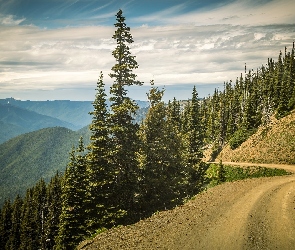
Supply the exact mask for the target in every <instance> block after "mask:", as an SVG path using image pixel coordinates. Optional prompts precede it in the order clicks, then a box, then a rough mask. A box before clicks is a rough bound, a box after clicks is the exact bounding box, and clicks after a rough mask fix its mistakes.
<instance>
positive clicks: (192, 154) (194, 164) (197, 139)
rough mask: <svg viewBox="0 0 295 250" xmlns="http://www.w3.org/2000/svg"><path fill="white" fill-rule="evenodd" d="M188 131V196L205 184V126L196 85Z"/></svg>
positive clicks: (186, 139) (185, 135)
mask: <svg viewBox="0 0 295 250" xmlns="http://www.w3.org/2000/svg"><path fill="white" fill-rule="evenodd" d="M187 115H188V124H187V132H186V133H185V134H184V145H185V150H184V165H185V166H186V169H187V171H188V172H189V173H190V178H189V179H190V180H189V183H190V186H188V189H187V192H188V194H187V195H188V196H191V195H193V194H196V193H197V192H198V191H200V189H201V186H202V184H203V177H204V171H205V165H204V164H202V158H203V149H202V147H203V145H204V128H203V125H202V117H201V113H200V104H199V99H198V92H197V90H196V87H195V86H194V88H193V93H192V99H191V103H190V110H189V112H188V114H187Z"/></svg>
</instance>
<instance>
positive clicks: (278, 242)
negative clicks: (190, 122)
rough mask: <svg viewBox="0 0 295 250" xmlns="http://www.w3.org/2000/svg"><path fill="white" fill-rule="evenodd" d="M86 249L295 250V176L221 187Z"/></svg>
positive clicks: (101, 237)
mask: <svg viewBox="0 0 295 250" xmlns="http://www.w3.org/2000/svg"><path fill="white" fill-rule="evenodd" d="M252 165H253V164H252ZM80 249H169V250H174V249H181V250H193V249H295V175H289V176H279V177H271V178H257V179H247V180H243V181H236V182H233V183H224V184H221V185H218V186H216V187H214V188H211V189H209V190H208V191H206V192H203V193H201V194H199V195H197V196H196V198H195V199H193V200H191V201H189V202H187V203H186V204H185V205H183V206H181V207H177V208H176V209H174V210H171V211H164V212H160V213H158V214H155V215H153V216H152V217H150V218H148V219H146V220H142V221H140V222H138V223H136V224H134V225H131V226H127V227H119V228H115V229H112V230H109V231H107V232H106V233H102V234H100V235H98V236H97V237H96V238H95V239H94V240H92V241H88V242H84V243H83V244H81V245H80Z"/></svg>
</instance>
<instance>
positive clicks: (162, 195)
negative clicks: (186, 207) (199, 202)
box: [138, 81, 182, 216]
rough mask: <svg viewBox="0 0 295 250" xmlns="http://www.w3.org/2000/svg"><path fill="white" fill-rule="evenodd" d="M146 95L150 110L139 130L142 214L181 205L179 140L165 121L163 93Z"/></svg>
mask: <svg viewBox="0 0 295 250" xmlns="http://www.w3.org/2000/svg"><path fill="white" fill-rule="evenodd" d="M151 83H152V88H151V90H150V92H149V94H148V99H149V101H150V109H149V111H148V113H147V116H146V119H145V120H144V122H143V124H142V125H141V127H140V130H139V135H140V139H141V144H140V145H141V148H140V151H139V154H138V161H139V166H140V169H141V178H140V180H141V181H140V200H141V202H140V204H141V211H142V214H143V215H145V216H148V215H151V214H152V213H153V212H155V211H156V210H164V209H165V208H170V207H172V206H173V205H175V204H179V203H180V202H181V201H180V200H181V194H180V193H179V192H180V189H181V188H180V186H181V184H182V179H181V178H182V174H181V173H182V171H181V169H180V168H181V154H180V152H181V140H180V137H179V136H178V135H177V131H175V127H174V126H173V125H172V124H171V123H170V122H168V121H167V110H166V107H165V104H164V102H163V101H162V96H163V94H164V90H159V89H158V88H156V87H154V86H153V81H152V82H151Z"/></svg>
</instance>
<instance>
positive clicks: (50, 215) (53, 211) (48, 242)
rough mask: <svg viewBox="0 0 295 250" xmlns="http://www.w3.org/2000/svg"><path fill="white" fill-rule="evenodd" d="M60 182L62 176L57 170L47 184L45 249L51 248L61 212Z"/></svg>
mask: <svg viewBox="0 0 295 250" xmlns="http://www.w3.org/2000/svg"><path fill="white" fill-rule="evenodd" d="M61 182H62V176H60V174H59V173H58V172H57V173H56V175H55V176H54V177H52V178H51V180H50V182H49V184H48V186H47V195H46V196H47V200H46V208H47V216H46V220H45V223H44V232H45V249H53V246H54V245H55V244H56V243H55V240H56V237H57V235H58V227H59V217H60V214H61V207H62V200H61V194H62V190H61Z"/></svg>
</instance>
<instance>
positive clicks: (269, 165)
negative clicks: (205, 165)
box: [212, 162, 295, 173]
mask: <svg viewBox="0 0 295 250" xmlns="http://www.w3.org/2000/svg"><path fill="white" fill-rule="evenodd" d="M212 163H219V162H212ZM222 164H224V165H234V166H245V167H246V166H260V167H266V168H279V169H285V170H287V171H289V172H293V173H295V165H287V164H274V163H248V162H222Z"/></svg>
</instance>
